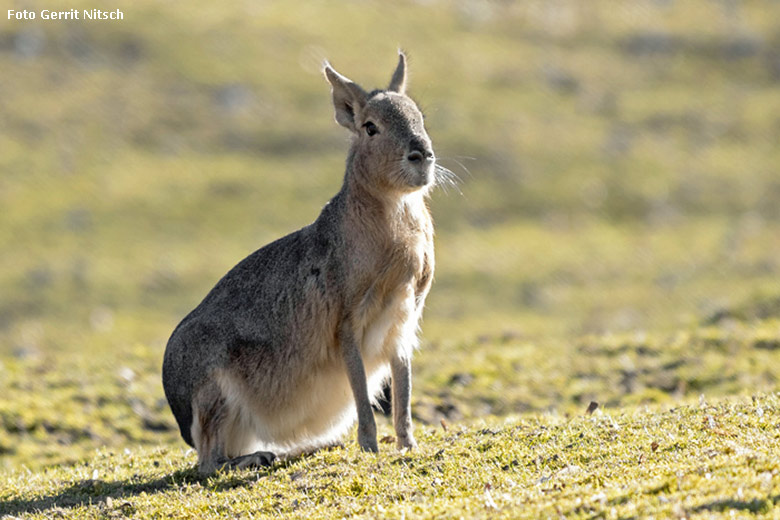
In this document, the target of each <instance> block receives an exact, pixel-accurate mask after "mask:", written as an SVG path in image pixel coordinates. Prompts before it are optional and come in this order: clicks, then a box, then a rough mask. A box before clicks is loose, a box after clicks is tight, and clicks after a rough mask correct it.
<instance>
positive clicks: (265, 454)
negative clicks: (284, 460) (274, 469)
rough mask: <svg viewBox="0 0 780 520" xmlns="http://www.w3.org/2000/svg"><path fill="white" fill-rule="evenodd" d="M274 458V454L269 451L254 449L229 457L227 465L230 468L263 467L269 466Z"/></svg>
mask: <svg viewBox="0 0 780 520" xmlns="http://www.w3.org/2000/svg"><path fill="white" fill-rule="evenodd" d="M275 460H276V455H275V454H273V453H271V452H270V451H256V452H254V453H250V454H249V455H242V456H240V457H236V458H235V459H231V460H230V461H228V463H227V466H228V467H229V468H231V469H247V468H265V467H268V466H271V465H272V464H273V463H274V461H275Z"/></svg>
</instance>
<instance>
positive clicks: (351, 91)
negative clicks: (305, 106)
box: [325, 61, 368, 132]
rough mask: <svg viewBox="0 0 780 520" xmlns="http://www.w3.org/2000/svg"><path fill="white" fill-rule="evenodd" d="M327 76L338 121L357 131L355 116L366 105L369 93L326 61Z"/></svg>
mask: <svg viewBox="0 0 780 520" xmlns="http://www.w3.org/2000/svg"><path fill="white" fill-rule="evenodd" d="M325 77H326V78H328V82H329V83H330V86H331V87H332V94H333V107H334V108H335V109H336V121H337V122H338V124H340V125H341V126H343V127H346V128H348V129H349V130H352V131H353V132H357V131H358V129H357V126H356V125H355V117H356V116H357V114H358V113H360V111H361V110H362V109H363V107H364V106H365V105H366V99H367V97H368V95H367V94H366V91H365V90H363V89H362V88H360V85H358V84H357V83H355V82H353V81H351V80H350V79H349V78H346V77H344V76H342V75H341V74H339V73H338V72H336V71H335V70H333V67H331V66H330V63H328V62H327V61H326V62H325Z"/></svg>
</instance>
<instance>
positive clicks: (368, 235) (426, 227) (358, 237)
mask: <svg viewBox="0 0 780 520" xmlns="http://www.w3.org/2000/svg"><path fill="white" fill-rule="evenodd" d="M361 213H362V214H360V213H358V214H357V215H353V216H354V217H355V220H353V222H358V220H357V219H359V218H362V220H360V221H359V222H360V223H359V225H357V226H356V227H355V230H354V234H353V235H352V240H351V244H350V245H351V247H350V248H349V249H350V251H351V256H352V260H353V261H352V263H351V264H352V267H353V273H351V275H352V280H353V281H354V282H355V286H354V287H353V289H354V292H353V294H352V298H353V302H355V303H357V304H358V306H359V308H360V312H361V314H364V315H365V314H371V313H372V311H377V312H378V311H379V310H380V309H381V308H382V307H383V306H384V305H386V304H387V303H388V302H389V301H391V300H392V299H393V298H394V297H395V296H396V295H397V294H398V293H399V292H401V291H405V290H407V288H408V287H411V288H412V289H413V291H414V294H415V297H416V298H417V299H418V303H421V302H420V301H419V300H420V299H421V298H422V297H424V295H425V292H427V289H428V287H429V286H430V282H431V280H432V277H433V267H434V263H433V224H432V222H431V218H430V214H429V213H428V209H427V207H426V206H425V204H424V203H423V202H422V200H420V201H419V202H418V203H417V204H416V205H407V206H402V207H400V208H398V209H397V210H396V211H394V212H392V213H390V214H387V213H386V212H378V211H376V212H370V211H364V212H361ZM367 216H368V217H370V218H365V217H367ZM355 300H357V301H355Z"/></svg>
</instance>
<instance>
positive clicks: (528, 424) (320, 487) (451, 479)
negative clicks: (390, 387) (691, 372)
mask: <svg viewBox="0 0 780 520" xmlns="http://www.w3.org/2000/svg"><path fill="white" fill-rule="evenodd" d="M778 417H780V401H778V399H777V397H769V396H765V397H757V398H754V399H752V400H750V399H730V400H722V401H719V402H716V403H706V402H703V401H702V402H701V403H700V404H698V405H692V406H691V405H689V406H681V407H676V408H670V409H665V410H664V409H657V408H656V409H634V408H627V409H624V410H623V411H619V412H609V413H604V414H602V413H601V411H600V410H597V411H596V412H595V413H594V414H593V415H590V416H587V415H585V416H577V417H574V418H564V417H560V416H557V415H546V414H543V415H534V416H521V417H515V418H507V419H504V420H500V421H499V420H497V419H491V420H489V421H487V422H485V423H482V424H479V423H477V424H475V425H472V426H471V427H469V428H466V427H463V426H456V427H450V428H448V429H447V430H443V429H442V428H433V427H426V428H422V429H421V430H422V431H420V432H419V434H418V436H419V440H420V441H421V443H420V449H419V450H418V451H416V452H415V453H413V454H410V453H399V452H396V451H395V450H394V449H391V448H388V447H385V446H383V448H382V450H381V453H380V454H379V455H368V454H364V453H360V452H359V451H357V448H356V446H355V444H354V443H349V445H348V446H347V447H346V448H337V449H333V450H330V451H325V452H320V453H318V454H316V455H314V456H311V457H306V458H304V459H301V460H296V461H290V462H287V463H280V464H277V465H276V466H274V467H273V468H271V469H268V470H265V471H259V472H255V471H246V472H230V473H226V474H219V475H217V476H214V477H211V478H208V479H200V478H198V477H197V476H196V474H195V471H194V469H192V466H191V464H192V463H193V461H194V458H193V455H192V453H189V452H183V450H181V449H179V448H168V447H165V448H151V449H150V448H144V449H131V450H126V451H125V452H124V453H122V452H119V453H116V452H114V451H110V450H101V451H99V452H98V453H96V454H95V455H94V456H93V457H92V458H90V460H88V461H85V462H84V463H81V464H77V465H75V466H72V467H67V468H62V467H52V468H49V469H47V470H45V471H43V472H40V473H34V474H30V473H29V472H27V471H16V472H14V473H11V474H9V475H6V476H4V477H3V480H2V483H3V486H2V489H3V491H0V499H3V500H4V502H2V504H0V513H5V514H10V515H16V514H19V513H26V512H30V511H39V513H37V514H33V515H30V517H38V516H40V517H51V516H61V515H65V516H73V517H78V518H106V517H108V518H114V517H117V518H122V517H128V516H129V517H135V518H139V517H142V518H157V517H163V516H164V517H169V518H189V517H198V518H224V517H238V516H247V517H249V516H250V515H252V516H257V515H260V514H262V515H268V516H276V517H284V518H312V517H316V518H343V517H345V516H355V517H364V518H377V517H380V518H405V517H406V518H408V517H450V516H453V517H458V516H460V517H470V518H478V517H490V518H495V517H499V518H544V517H548V518H549V517H556V516H565V517H572V518H633V517H636V516H642V517H648V516H661V517H678V518H686V517H706V516H717V515H718V514H719V513H723V514H724V516H728V515H729V514H737V515H740V516H744V515H750V516H760V517H763V516H766V517H771V515H772V511H775V512H776V509H775V508H776V507H777V506H778V505H780V484H779V483H778V473H780V461H778V458H777V456H776V454H777V451H778V450H779V449H780V422H778ZM384 430H387V427H385V428H384Z"/></svg>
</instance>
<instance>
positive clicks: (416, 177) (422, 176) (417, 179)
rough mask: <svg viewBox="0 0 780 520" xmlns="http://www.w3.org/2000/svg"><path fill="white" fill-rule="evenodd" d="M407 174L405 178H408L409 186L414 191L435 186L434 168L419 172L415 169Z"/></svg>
mask: <svg viewBox="0 0 780 520" xmlns="http://www.w3.org/2000/svg"><path fill="white" fill-rule="evenodd" d="M405 173H406V175H405V177H406V181H407V185H408V186H409V188H411V189H412V190H418V189H421V188H426V187H428V186H430V185H431V184H433V179H434V174H433V166H431V167H430V168H425V169H423V170H418V169H416V168H415V169H411V170H410V171H407V172H405Z"/></svg>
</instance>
